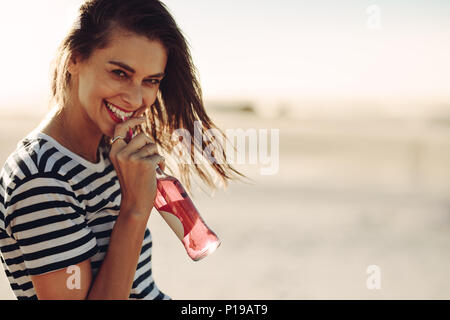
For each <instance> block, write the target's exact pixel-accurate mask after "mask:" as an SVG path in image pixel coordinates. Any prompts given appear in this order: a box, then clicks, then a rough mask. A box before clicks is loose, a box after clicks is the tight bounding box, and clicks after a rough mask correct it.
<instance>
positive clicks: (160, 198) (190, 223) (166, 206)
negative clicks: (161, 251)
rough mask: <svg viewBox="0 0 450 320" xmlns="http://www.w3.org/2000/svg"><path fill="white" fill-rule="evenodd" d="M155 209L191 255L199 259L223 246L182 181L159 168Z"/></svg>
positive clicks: (192, 257) (157, 170)
mask: <svg viewBox="0 0 450 320" xmlns="http://www.w3.org/2000/svg"><path fill="white" fill-rule="evenodd" d="M156 179H157V188H158V191H157V193H156V198H155V202H154V204H155V208H156V209H157V210H158V212H159V213H160V214H161V216H162V217H163V219H164V220H165V221H166V222H167V224H168V225H169V226H170V228H171V229H172V230H173V232H175V234H176V235H177V237H178V238H179V239H180V240H181V242H182V243H183V245H184V248H185V249H186V252H187V254H188V255H189V257H190V258H191V259H192V260H194V261H198V260H200V259H202V258H204V257H206V256H207V255H209V254H210V253H212V252H213V251H214V250H216V248H217V247H218V246H219V245H220V240H219V238H218V237H217V235H216V234H215V233H214V232H213V231H212V230H211V229H210V228H208V226H207V225H206V224H205V221H204V220H203V219H202V217H201V216H200V214H199V212H198V211H197V209H196V208H195V206H194V203H192V200H191V199H190V197H189V196H188V194H187V193H186V190H185V189H184V187H183V186H182V185H181V183H180V182H179V181H178V180H177V179H176V178H174V177H172V176H168V175H166V174H165V173H164V172H163V171H162V170H161V169H160V168H159V167H157V169H156Z"/></svg>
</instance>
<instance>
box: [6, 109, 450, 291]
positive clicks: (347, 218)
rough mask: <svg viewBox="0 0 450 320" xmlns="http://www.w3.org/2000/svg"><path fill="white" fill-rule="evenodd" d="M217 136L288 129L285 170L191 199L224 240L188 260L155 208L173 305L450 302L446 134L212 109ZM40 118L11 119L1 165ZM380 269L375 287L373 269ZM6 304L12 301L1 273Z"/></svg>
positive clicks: (162, 273)
mask: <svg viewBox="0 0 450 320" xmlns="http://www.w3.org/2000/svg"><path fill="white" fill-rule="evenodd" d="M213 119H215V120H216V121H217V123H218V124H219V126H220V127H221V128H224V129H225V128H242V129H244V130H246V129H248V128H254V129H264V128H265V129H269V130H270V129H271V128H276V129H279V130H280V131H279V132H280V135H279V137H280V143H279V171H278V173H277V174H275V175H267V176H264V175H261V174H260V169H261V167H264V165H263V164H260V163H258V164H256V165H255V164H253V165H251V164H239V165H236V167H237V168H238V169H239V170H242V172H244V173H246V174H247V175H248V176H249V177H250V178H252V179H253V180H254V183H253V184H246V183H239V182H236V183H232V184H230V186H229V187H228V188H227V189H226V190H218V191H217V192H215V194H214V195H208V194H206V193H204V192H201V191H198V190H194V193H193V200H194V202H195V204H196V206H197V208H198V209H199V210H200V212H201V213H202V215H203V217H204V218H205V220H206V221H207V223H208V225H209V226H210V227H211V228H212V229H214V230H215V231H216V232H217V234H218V235H219V237H220V238H221V240H222V245H221V246H220V247H219V248H218V249H217V251H216V252H214V253H213V254H212V255H211V256H208V257H206V258H205V259H204V260H201V261H199V262H192V261H191V260H190V259H189V258H188V256H187V255H186V253H185V252H184V249H183V247H182V245H181V243H180V242H179V240H178V239H177V238H176V237H175V235H174V234H173V233H172V231H171V230H170V229H169V228H168V226H167V225H166V224H165V222H164V221H163V220H162V218H161V217H160V216H159V215H158V213H157V212H156V211H153V213H152V215H151V218H150V221H149V227H150V230H151V232H152V235H153V258H152V261H153V276H154V279H155V281H156V283H157V284H158V286H159V288H160V289H161V290H163V291H164V292H166V293H167V294H168V295H170V296H171V297H172V298H173V299H449V298H450V277H449V276H448V268H449V267H450V253H449V252H450V250H449V249H450V166H449V163H450V126H448V125H445V124H444V125H443V124H439V123H437V124H436V123H434V122H430V121H426V120H417V119H416V120H402V119H384V120H383V121H382V120H381V119H363V120H358V119H354V118H351V119H349V118H346V119H340V120H333V119H331V120H330V119H294V118H289V117H284V118H283V117H278V118H264V117H260V116H258V115H256V114H253V113H250V112H247V113H245V112H244V113H225V112H216V113H213ZM39 120H40V116H38V115H35V116H33V115H28V116H13V115H3V116H2V117H1V119H0V146H1V148H0V162H1V164H2V165H3V163H4V161H5V160H6V157H7V156H8V155H9V153H11V152H12V151H13V150H14V148H15V145H16V143H17V141H18V140H19V139H20V138H21V137H23V136H24V135H25V134H26V133H28V132H29V131H30V130H31V129H33V128H34V127H35V126H36V125H37V124H38V122H39ZM371 265H376V266H378V267H379V270H380V271H381V277H380V283H381V287H380V288H379V289H369V288H368V287H367V280H368V278H369V274H368V273H367V268H368V267H369V266H371ZM0 299H15V297H14V295H13V293H12V291H11V289H10V288H9V284H8V282H7V279H6V277H5V275H4V272H3V271H0Z"/></svg>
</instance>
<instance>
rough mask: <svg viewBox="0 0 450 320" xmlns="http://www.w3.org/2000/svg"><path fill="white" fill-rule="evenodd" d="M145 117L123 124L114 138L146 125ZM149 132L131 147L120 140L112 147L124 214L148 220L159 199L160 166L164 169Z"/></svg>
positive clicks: (124, 135) (132, 143) (120, 124)
mask: <svg viewBox="0 0 450 320" xmlns="http://www.w3.org/2000/svg"><path fill="white" fill-rule="evenodd" d="M144 121H145V117H139V118H130V119H128V120H126V121H123V122H122V123H119V124H118V125H117V126H116V128H115V130H114V137H117V136H122V137H126V136H127V133H128V132H129V130H130V129H134V128H135V127H136V126H138V125H140V124H142V123H143V122H144ZM153 142H154V141H153V140H152V139H151V138H149V137H148V136H147V135H146V134H145V133H143V132H141V133H139V134H138V135H136V136H135V137H134V138H132V139H131V141H130V142H129V143H128V144H127V143H126V142H125V140H124V139H117V140H116V141H115V142H114V143H113V144H112V146H111V151H110V153H109V157H110V159H111V162H112V164H113V165H114V168H115V169H116V172H117V176H118V178H119V182H120V189H121V193H122V202H121V206H120V212H121V213H122V212H128V213H130V214H134V215H139V216H142V217H147V218H148V216H149V214H150V211H151V210H152V208H153V202H154V200H155V197H156V190H157V189H156V167H157V166H158V165H160V166H161V168H162V169H164V158H163V157H162V156H161V155H159V154H158V149H157V145H156V144H155V143H153Z"/></svg>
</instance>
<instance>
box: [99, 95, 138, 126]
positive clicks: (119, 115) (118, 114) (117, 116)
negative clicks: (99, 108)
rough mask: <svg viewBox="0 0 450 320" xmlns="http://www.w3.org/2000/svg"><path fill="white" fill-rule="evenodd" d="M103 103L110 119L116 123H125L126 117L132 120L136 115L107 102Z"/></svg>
mask: <svg viewBox="0 0 450 320" xmlns="http://www.w3.org/2000/svg"><path fill="white" fill-rule="evenodd" d="M103 103H104V105H105V108H106V110H107V111H108V113H109V115H110V117H111V118H112V119H113V120H114V122H116V123H121V122H122V121H124V118H125V117H126V118H130V117H131V116H132V115H133V113H134V112H124V111H122V110H120V109H119V108H117V107H115V106H114V105H113V104H111V103H109V102H108V101H106V100H103Z"/></svg>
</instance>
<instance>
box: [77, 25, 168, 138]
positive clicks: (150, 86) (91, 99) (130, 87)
mask: <svg viewBox="0 0 450 320" xmlns="http://www.w3.org/2000/svg"><path fill="white" fill-rule="evenodd" d="M166 63H167V52H166V49H165V48H164V47H163V46H162V44H161V43H160V42H159V41H151V40H149V39H148V38H146V37H143V36H140V35H136V34H133V33H126V32H123V31H121V30H116V31H113V32H112V34H111V35H110V41H109V45H108V46H107V47H106V48H103V49H96V50H94V52H93V53H92V54H91V56H90V57H89V58H88V59H86V60H81V61H80V60H78V59H77V58H75V60H74V61H72V62H71V63H70V64H69V72H70V74H71V76H72V79H73V82H72V88H73V91H72V94H73V95H75V97H73V98H75V99H74V100H73V101H75V102H76V104H77V105H78V107H79V108H81V111H82V112H83V113H85V115H87V118H88V119H89V120H90V121H91V122H92V123H93V124H94V125H96V126H97V127H98V129H99V130H100V131H101V132H102V133H103V134H105V135H107V136H109V137H112V136H113V134H114V127H115V126H116V124H117V123H120V122H121V121H122V120H123V117H124V116H127V117H130V116H132V115H133V114H134V115H137V114H141V113H143V111H144V110H145V109H146V108H147V107H149V106H151V105H152V104H153V103H154V102H155V100H156V94H157V92H158V89H159V84H160V82H161V80H162V79H163V77H164V70H165V68H166ZM83 118H84V117H81V118H80V119H83ZM82 121H84V120H82ZM85 125H86V124H81V125H80V128H83V127H84V126H85Z"/></svg>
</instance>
